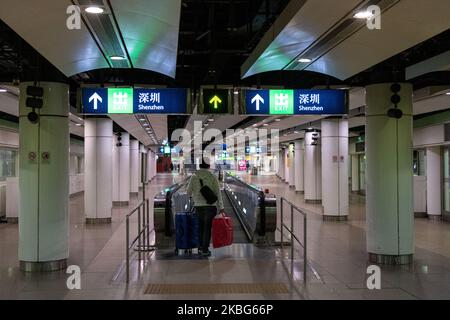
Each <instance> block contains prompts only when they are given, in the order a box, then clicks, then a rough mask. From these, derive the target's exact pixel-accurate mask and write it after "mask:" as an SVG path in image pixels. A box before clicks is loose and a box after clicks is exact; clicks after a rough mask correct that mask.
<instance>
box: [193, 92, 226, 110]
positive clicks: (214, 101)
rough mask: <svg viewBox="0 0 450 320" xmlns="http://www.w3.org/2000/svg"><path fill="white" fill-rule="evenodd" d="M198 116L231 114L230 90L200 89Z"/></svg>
mask: <svg viewBox="0 0 450 320" xmlns="http://www.w3.org/2000/svg"><path fill="white" fill-rule="evenodd" d="M200 102H201V103H200V108H199V110H198V113H199V114H227V113H228V114H232V113H233V109H232V104H231V97H230V90H228V89H202V91H201V99H200Z"/></svg>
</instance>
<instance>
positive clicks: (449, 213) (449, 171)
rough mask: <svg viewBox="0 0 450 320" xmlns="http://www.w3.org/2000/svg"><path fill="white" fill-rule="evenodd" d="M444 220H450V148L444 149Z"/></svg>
mask: <svg viewBox="0 0 450 320" xmlns="http://www.w3.org/2000/svg"><path fill="white" fill-rule="evenodd" d="M443 153H444V181H443V188H444V190H443V191H444V192H443V193H444V218H445V219H446V220H447V221H449V220H450V147H445V148H444V152H443Z"/></svg>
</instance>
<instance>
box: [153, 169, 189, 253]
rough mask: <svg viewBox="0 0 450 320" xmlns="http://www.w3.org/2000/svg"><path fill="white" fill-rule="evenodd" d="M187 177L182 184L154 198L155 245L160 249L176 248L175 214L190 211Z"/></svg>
mask: <svg viewBox="0 0 450 320" xmlns="http://www.w3.org/2000/svg"><path fill="white" fill-rule="evenodd" d="M189 179H190V177H187V178H186V179H184V180H183V181H182V182H180V183H176V184H174V185H172V186H170V187H168V188H166V189H164V190H163V191H161V192H160V193H158V194H156V195H155V197H154V198H153V215H154V219H153V221H154V230H155V243H156V245H157V246H158V248H168V247H174V246H175V240H174V238H173V234H174V222H173V216H174V213H175V212H182V211H189V210H190V200H189V197H188V196H187V193H186V192H182V191H185V187H186V186H187V184H188V182H189Z"/></svg>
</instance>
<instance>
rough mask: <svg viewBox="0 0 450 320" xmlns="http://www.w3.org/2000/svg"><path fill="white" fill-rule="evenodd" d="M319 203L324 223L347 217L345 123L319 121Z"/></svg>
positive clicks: (346, 145) (346, 124) (346, 136)
mask: <svg viewBox="0 0 450 320" xmlns="http://www.w3.org/2000/svg"><path fill="white" fill-rule="evenodd" d="M321 130H322V135H321V142H322V204H323V216H324V219H326V220H333V221H344V220H347V217H348V120H347V119H325V120H322V122H321Z"/></svg>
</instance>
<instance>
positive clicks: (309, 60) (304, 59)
mask: <svg viewBox="0 0 450 320" xmlns="http://www.w3.org/2000/svg"><path fill="white" fill-rule="evenodd" d="M311 61H312V60H311V59H308V58H301V59H299V60H298V62H300V63H310V62H311Z"/></svg>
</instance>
